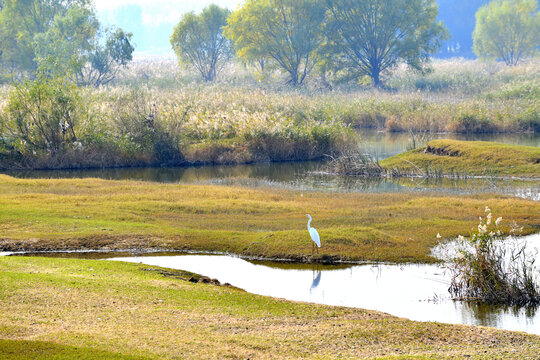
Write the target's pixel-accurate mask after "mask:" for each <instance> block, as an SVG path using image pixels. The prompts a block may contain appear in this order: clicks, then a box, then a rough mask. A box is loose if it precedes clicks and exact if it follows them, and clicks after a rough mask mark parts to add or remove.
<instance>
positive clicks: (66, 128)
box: [3, 77, 81, 154]
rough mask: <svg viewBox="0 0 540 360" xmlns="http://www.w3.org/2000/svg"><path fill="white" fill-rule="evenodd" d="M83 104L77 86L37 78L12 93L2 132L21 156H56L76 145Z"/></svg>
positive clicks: (14, 89)
mask: <svg viewBox="0 0 540 360" xmlns="http://www.w3.org/2000/svg"><path fill="white" fill-rule="evenodd" d="M80 102H81V98H80V94H79V90H78V89H77V87H75V85H73V84H69V83H67V82H65V81H64V80H62V79H52V80H51V79H47V78H44V77H38V78H37V79H36V80H33V81H30V82H25V83H24V84H19V85H17V86H16V87H14V88H13V90H12V91H11V93H10V95H9V100H8V103H7V107H6V115H7V121H6V123H5V124H4V129H3V130H4V132H5V134H7V135H8V136H9V137H10V138H11V139H12V141H13V143H14V144H17V146H16V148H17V151H18V152H19V153H31V152H34V153H36V152H37V153H46V154H56V153H58V152H61V151H63V150H65V149H66V146H69V145H72V144H73V143H75V142H77V136H78V134H77V131H78V125H79V124H78V119H79V112H80V110H81V105H80Z"/></svg>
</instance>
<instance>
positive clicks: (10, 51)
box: [0, 0, 89, 76]
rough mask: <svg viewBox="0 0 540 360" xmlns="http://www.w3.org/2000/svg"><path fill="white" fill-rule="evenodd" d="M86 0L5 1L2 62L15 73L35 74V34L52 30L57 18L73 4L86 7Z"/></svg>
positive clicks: (0, 34) (0, 44)
mask: <svg viewBox="0 0 540 360" xmlns="http://www.w3.org/2000/svg"><path fill="white" fill-rule="evenodd" d="M88 6H89V2H88V1H87V0H47V1H44V0H4V1H3V4H2V9H1V12H0V51H1V53H2V64H3V66H4V68H7V69H8V71H10V73H11V74H12V76H16V75H18V74H21V73H30V74H35V71H36V69H37V63H36V61H35V57H36V56H35V51H34V50H35V48H34V36H35V35H37V34H40V33H44V32H46V31H47V30H49V28H50V26H51V24H53V22H54V19H55V17H57V16H63V15H65V14H66V13H67V11H68V9H70V8H71V7H81V8H86V7H88Z"/></svg>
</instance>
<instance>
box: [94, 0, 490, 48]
mask: <svg viewBox="0 0 540 360" xmlns="http://www.w3.org/2000/svg"><path fill="white" fill-rule="evenodd" d="M243 1H244V0H176V1H174V0H154V1H152V2H149V1H146V0H94V4H95V7H96V10H97V12H98V17H99V19H100V21H101V23H102V24H103V25H104V26H105V27H110V26H116V27H120V28H122V29H124V30H125V31H128V32H132V33H133V43H134V44H135V54H134V55H135V56H136V57H144V56H167V57H168V56H170V57H173V56H174V53H173V51H172V49H171V45H170V43H169V38H170V36H171V34H172V32H173V29H174V27H175V26H176V24H178V22H179V21H180V19H181V17H182V15H183V14H185V13H187V12H190V11H195V12H199V11H201V10H202V9H203V8H204V7H206V6H208V5H210V4H216V5H219V6H221V7H226V8H228V9H230V10H235V9H237V8H238V7H239V6H240V5H241V4H242V3H243ZM486 2H487V0H469V1H464V0H461V1H455V0H437V3H438V4H439V19H441V20H443V22H444V23H445V25H446V26H447V27H448V28H449V29H450V32H451V33H452V35H453V38H452V39H450V40H449V41H447V42H445V43H444V45H443V47H442V48H441V50H440V51H439V52H438V53H437V55H436V56H438V57H451V56H465V57H474V54H473V53H472V31H473V29H474V21H475V19H474V14H475V12H476V10H477V9H478V8H479V7H480V6H481V5H483V4H484V3H486Z"/></svg>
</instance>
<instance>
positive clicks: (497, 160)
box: [380, 140, 540, 178]
mask: <svg viewBox="0 0 540 360" xmlns="http://www.w3.org/2000/svg"><path fill="white" fill-rule="evenodd" d="M380 165H381V166H382V167H383V168H385V169H386V170H391V171H395V172H397V173H405V174H416V175H421V176H429V174H431V175H432V176H441V175H447V176H456V177H459V176H466V175H479V176H522V177H534V178H538V177H540V148H538V147H533V146H517V145H506V144H499V143H492V142H484V141H457V140H434V141H431V142H429V143H428V144H427V145H426V146H423V147H421V148H418V149H415V150H411V151H408V152H406V153H403V154H400V155H396V156H394V157H391V158H389V159H385V160H383V161H381V163H380Z"/></svg>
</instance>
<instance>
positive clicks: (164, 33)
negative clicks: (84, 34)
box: [94, 0, 242, 56]
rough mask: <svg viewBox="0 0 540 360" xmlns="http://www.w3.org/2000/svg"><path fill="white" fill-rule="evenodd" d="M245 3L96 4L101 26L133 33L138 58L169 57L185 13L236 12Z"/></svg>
mask: <svg viewBox="0 0 540 360" xmlns="http://www.w3.org/2000/svg"><path fill="white" fill-rule="evenodd" d="M241 2H242V0H176V1H175V0H146V1H145V0H94V5H95V7H96V10H97V13H98V17H99V19H100V21H101V23H102V24H104V25H105V26H106V27H107V26H117V27H121V28H122V29H124V30H125V31H128V32H132V33H133V42H134V43H135V45H136V46H135V49H136V55H139V56H144V55H150V54H151V55H169V56H172V55H173V52H172V50H171V46H170V43H169V38H170V36H171V35H172V33H173V29H174V27H175V26H176V24H178V22H179V21H180V18H181V17H182V14H185V13H186V12H190V11H195V12H199V11H201V10H202V9H203V8H204V7H205V6H208V5H210V4H217V5H219V6H221V7H227V8H229V9H230V10H235V9H236V8H238V7H239V5H240V3H241Z"/></svg>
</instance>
